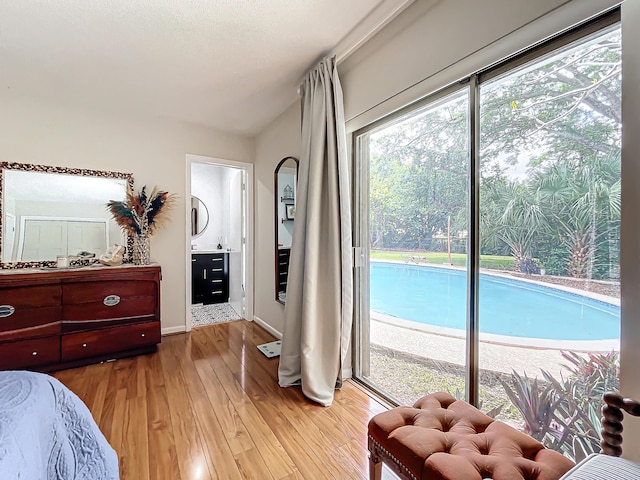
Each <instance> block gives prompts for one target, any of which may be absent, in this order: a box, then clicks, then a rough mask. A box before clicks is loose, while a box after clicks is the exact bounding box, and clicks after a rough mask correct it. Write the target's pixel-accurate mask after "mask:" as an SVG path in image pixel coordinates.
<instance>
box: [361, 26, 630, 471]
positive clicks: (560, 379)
mask: <svg viewBox="0 0 640 480" xmlns="http://www.w3.org/2000/svg"><path fill="white" fill-rule="evenodd" d="M615 21H616V19H615V17H614V16H611V17H608V18H605V19H602V20H601V21H600V22H601V23H598V22H594V23H592V24H590V25H587V26H585V27H583V28H582V29H580V30H577V31H575V32H572V33H570V34H567V35H564V36H562V37H560V38H558V39H555V40H554V41H553V42H550V43H548V44H545V45H542V46H540V47H538V48H537V49H535V50H532V51H530V52H526V53H524V54H522V55H520V56H518V57H515V58H514V59H512V60H510V61H509V62H505V63H503V64H501V65H498V66H496V67H492V68H491V69H487V70H486V71H482V72H478V73H477V74H475V75H473V76H472V77H470V78H469V79H468V82H462V83H461V84H459V85H457V86H454V87H450V88H448V89H445V90H443V91H442V92H440V93H438V94H436V95H433V96H431V97H429V98H427V99H426V100H424V101H422V102H421V103H420V104H417V105H415V106H412V107H409V108H407V109H405V110H404V111H402V112H400V113H399V114H396V115H394V116H392V117H389V118H387V119H383V120H382V121H380V122H378V123H376V124H374V125H371V126H369V127H367V128H365V129H363V130H361V131H360V132H357V133H356V143H355V147H356V148H355V151H356V159H357V165H358V168H357V172H358V179H357V186H358V189H359V190H358V192H357V200H358V201H359V207H358V209H357V211H358V213H359V215H360V218H359V222H358V229H359V231H358V232H356V233H357V235H356V237H357V238H359V239H360V248H361V249H362V253H363V254H362V256H361V258H363V259H364V261H363V265H361V266H360V268H358V269H357V277H358V281H357V285H358V287H359V295H358V296H357V298H358V300H359V302H358V305H359V307H360V308H359V312H358V320H357V322H356V323H357V329H358V332H357V333H358V335H357V338H358V342H359V343H358V348H357V353H358V355H357V362H356V363H357V365H356V374H357V376H358V377H359V378H360V379H361V380H362V381H363V382H365V383H367V384H368V385H370V386H371V387H373V388H375V389H377V390H378V391H380V392H382V393H383V394H384V395H386V396H387V397H389V398H390V399H391V400H392V401H395V402H397V403H401V404H411V403H412V402H414V401H415V400H416V399H417V398H419V397H421V396H423V395H425V394H427V393H431V392H435V391H448V392H450V393H451V394H453V395H455V396H457V397H458V398H466V399H467V400H469V401H471V402H473V403H475V404H476V405H477V406H479V407H480V408H481V409H482V410H483V411H485V412H487V413H489V414H490V415H492V416H494V417H496V418H499V419H501V420H503V421H505V422H507V423H509V424H511V425H513V426H515V427H516V428H519V429H522V430H523V431H526V432H527V433H529V434H531V435H533V436H534V437H536V438H538V439H539V440H541V441H542V442H543V443H544V444H545V445H547V446H549V447H551V448H554V449H556V450H559V451H561V452H563V453H565V454H566V455H568V456H569V457H572V458H574V459H579V458H581V457H582V456H584V455H586V454H588V453H590V452H592V451H594V450H596V449H597V444H598V441H599V431H598V428H597V423H598V417H599V413H598V409H599V401H600V397H601V395H602V392H603V391H605V390H607V389H613V388H616V386H617V376H618V351H619V335H620V333H619V332H620V299H619V297H620V293H619V292H620V289H619V247H620V183H621V177H620V146H621V145H620V142H621V120H620V104H621V52H620V51H621V46H620V29H619V26H618V25H617V24H616V23H615ZM462 85H464V86H462ZM471 192H473V193H474V194H471ZM476 307H477V308H476Z"/></svg>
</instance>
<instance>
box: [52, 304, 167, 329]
mask: <svg viewBox="0 0 640 480" xmlns="http://www.w3.org/2000/svg"><path fill="white" fill-rule="evenodd" d="M105 298H106V297H105ZM111 298H112V299H113V298H114V297H111ZM106 302H107V305H105V300H104V299H100V301H99V302H91V303H76V304H70V305H66V304H65V305H63V307H62V321H63V329H66V327H67V323H69V322H93V321H96V320H98V321H102V322H99V323H103V324H104V321H105V320H113V321H114V322H116V323H118V322H119V321H121V320H132V321H135V320H137V321H140V319H144V318H146V317H153V316H154V315H155V308H156V298H155V297H134V298H131V297H119V299H118V300H117V302H118V303H117V304H110V303H112V302H109V301H108V300H106ZM103 326H107V325H103ZM64 331H67V330H64Z"/></svg>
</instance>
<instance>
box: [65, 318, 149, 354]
mask: <svg viewBox="0 0 640 480" xmlns="http://www.w3.org/2000/svg"><path fill="white" fill-rule="evenodd" d="M156 343H160V322H147V323H139V324H136V325H127V326H124V327H114V328H105V329H102V330H94V331H91V332H84V333H73V334H70V335H63V336H62V361H63V362H67V361H71V360H78V359H81V358H89V357H97V356H101V355H106V354H110V353H114V354H116V353H117V352H120V351H123V350H130V349H134V348H141V347H147V346H150V345H155V344H156Z"/></svg>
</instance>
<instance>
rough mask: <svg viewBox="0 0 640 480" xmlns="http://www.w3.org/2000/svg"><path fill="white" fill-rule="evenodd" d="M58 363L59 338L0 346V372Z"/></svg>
mask: <svg viewBox="0 0 640 480" xmlns="http://www.w3.org/2000/svg"><path fill="white" fill-rule="evenodd" d="M59 361H60V337H59V336H54V337H44V338H35V339H32V340H20V341H17V342H7V343H1V344H0V370H11V369H18V368H31V367H37V366H39V365H45V364H48V363H57V362H59Z"/></svg>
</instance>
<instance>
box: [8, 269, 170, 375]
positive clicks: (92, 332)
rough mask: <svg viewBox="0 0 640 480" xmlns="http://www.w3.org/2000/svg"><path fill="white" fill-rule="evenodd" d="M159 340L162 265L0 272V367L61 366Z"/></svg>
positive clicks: (151, 346) (150, 346)
mask: <svg viewBox="0 0 640 480" xmlns="http://www.w3.org/2000/svg"><path fill="white" fill-rule="evenodd" d="M158 343H160V267H159V266H155V265H151V266H133V265H131V266H129V265H126V266H121V267H85V268H81V269H75V270H56V269H51V270H46V271H45V270H30V271H21V270H7V271H2V272H0V370H9V369H29V370H39V371H52V370H59V369H63V368H69V367H75V366H79V365H84V364H89V363H96V362H100V361H104V360H109V359H113V358H119V357H124V356H130V355H138V354H141V353H148V352H152V351H154V350H155V349H156V346H157V344H158Z"/></svg>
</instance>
